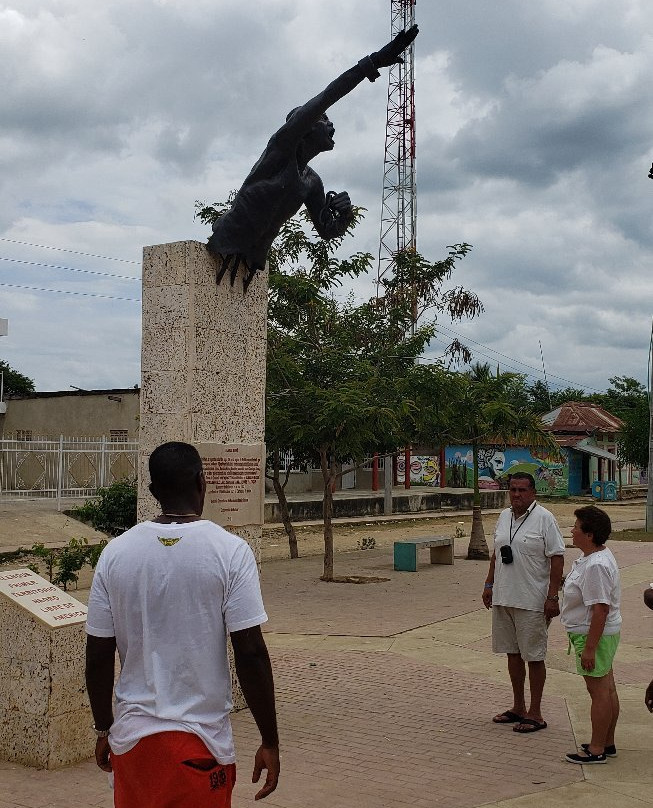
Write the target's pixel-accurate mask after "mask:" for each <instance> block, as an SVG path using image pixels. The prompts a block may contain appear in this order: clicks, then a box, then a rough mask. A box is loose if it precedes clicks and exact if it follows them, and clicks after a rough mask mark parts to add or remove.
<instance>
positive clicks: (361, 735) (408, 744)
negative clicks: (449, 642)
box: [234, 650, 582, 808]
mask: <svg viewBox="0 0 653 808" xmlns="http://www.w3.org/2000/svg"><path fill="white" fill-rule="evenodd" d="M272 657H273V664H274V669H275V675H276V679H277V689H278V693H279V696H278V705H279V716H280V725H281V732H282V737H283V758H282V767H283V770H285V771H287V773H288V780H287V781H286V782H284V780H283V774H282V779H281V781H280V786H279V789H278V790H277V792H276V793H275V794H273V795H271V796H270V797H269V798H268V799H267V800H266V803H265V804H266V805H273V806H279V808H280V807H281V806H283V808H300V806H302V808H303V807H304V806H309V805H313V806H325V808H326V806H332V807H333V808H337V806H343V808H344V806H348V808H349V807H350V806H353V805H356V806H358V808H366V807H367V806H381V805H383V806H385V805H387V806H409V805H413V806H415V805H417V806H422V805H423V806H439V808H472V806H476V805H481V804H483V803H487V802H496V801H498V800H501V799H506V798H508V797H518V796H521V795H525V794H533V793H535V792H538V791H544V790H548V789H552V788H556V787H558V786H562V785H567V784H569V783H574V782H578V781H580V780H582V772H581V771H580V767H578V768H575V767H572V766H569V764H566V763H564V761H563V760H562V756H561V755H560V754H557V755H551V751H550V750H551V749H552V748H553V749H561V748H569V749H573V748H574V746H575V742H574V738H573V734H572V732H571V728H570V725H569V719H568V716H567V711H566V707H565V704H564V700H563V699H562V698H556V697H553V698H549V699H548V700H547V708H548V710H547V718H548V720H549V728H548V729H547V730H546V731H543V732H538V733H534V734H532V735H528V736H524V735H518V734H517V733H514V732H512V727H511V726H508V725H507V726H498V725H494V724H492V723H491V722H490V720H489V712H490V711H491V710H492V709H493V707H492V705H495V704H502V703H503V701H502V700H505V698H506V687H505V685H496V684H492V683H490V682H488V681H486V680H483V679H481V678H479V677H477V676H473V675H468V674H466V673H464V672H461V671H454V670H451V669H447V668H443V667H440V666H437V665H428V664H420V663H417V662H415V661H414V660H411V659H406V658H404V657H401V656H399V655H396V654H393V653H366V652H362V653H361V652H348V653H330V654H324V653H312V652H310V651H307V652H296V651H279V650H273V652H272ZM234 728H235V733H236V742H237V745H238V748H239V749H240V750H241V752H240V755H239V760H240V764H239V776H240V779H241V781H243V780H245V779H246V778H247V777H248V775H249V771H248V768H247V761H245V760H244V759H243V756H242V750H243V749H245V748H248V749H251V748H252V747H253V746H254V745H255V744H256V733H255V732H254V731H253V729H252V726H251V721H250V720H249V717H248V716H245V715H237V716H236V717H235V721H234ZM516 760H519V765H518V766H515V761H516ZM237 794H238V797H237V799H236V801H235V805H236V806H237V807H238V808H240V806H244V805H245V804H247V802H248V800H247V798H246V797H245V794H247V796H248V797H249V799H251V796H250V794H251V786H249V785H248V786H247V787H246V788H242V789H240V787H239V790H238V791H237ZM241 795H242V796H241ZM321 795H323V796H321Z"/></svg>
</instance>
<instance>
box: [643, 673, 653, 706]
mask: <svg viewBox="0 0 653 808" xmlns="http://www.w3.org/2000/svg"><path fill="white" fill-rule="evenodd" d="M644 704H645V705H646V706H647V707H648V711H649V713H653V681H651V684H650V685H649V686H648V687H647V688H646V695H645V696H644Z"/></svg>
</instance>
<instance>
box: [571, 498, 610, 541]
mask: <svg viewBox="0 0 653 808" xmlns="http://www.w3.org/2000/svg"><path fill="white" fill-rule="evenodd" d="M574 516H575V517H576V519H578V523H579V524H580V529H581V530H582V531H583V533H591V534H592V543H593V544H596V545H597V546H599V547H600V546H601V545H602V544H605V543H606V541H607V540H608V539H609V538H610V533H612V522H611V521H610V517H609V516H608V514H607V513H606V512H605V511H602V510H601V509H600V508H597V507H596V505H585V507H583V508H578V509H577V510H575V511H574Z"/></svg>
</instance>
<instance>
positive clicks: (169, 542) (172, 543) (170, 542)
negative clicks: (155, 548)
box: [157, 536, 181, 547]
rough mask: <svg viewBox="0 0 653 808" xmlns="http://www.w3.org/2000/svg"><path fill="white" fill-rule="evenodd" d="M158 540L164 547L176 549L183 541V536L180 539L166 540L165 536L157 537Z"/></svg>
mask: <svg viewBox="0 0 653 808" xmlns="http://www.w3.org/2000/svg"><path fill="white" fill-rule="evenodd" d="M157 539H158V540H159V541H160V542H161V544H162V545H163V546H164V547H174V546H175V544H177V542H178V541H181V536H180V537H179V538H178V539H164V538H163V536H157Z"/></svg>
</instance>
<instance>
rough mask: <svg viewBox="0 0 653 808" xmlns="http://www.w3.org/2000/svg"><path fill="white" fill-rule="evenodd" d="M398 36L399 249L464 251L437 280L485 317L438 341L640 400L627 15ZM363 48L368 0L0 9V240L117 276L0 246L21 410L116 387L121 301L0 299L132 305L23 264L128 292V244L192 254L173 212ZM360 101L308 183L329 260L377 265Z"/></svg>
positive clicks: (436, 12)
mask: <svg viewBox="0 0 653 808" xmlns="http://www.w3.org/2000/svg"><path fill="white" fill-rule="evenodd" d="M416 14H417V18H418V22H419V24H420V28H421V33H420V36H419V38H418V40H417V42H416V98H417V145H418V152H417V170H418V175H417V184H418V217H419V220H418V246H419V248H420V250H421V251H422V252H423V253H424V254H425V255H426V256H427V257H429V258H431V259H433V260H435V259H437V258H441V257H443V256H444V255H445V254H446V247H447V245H449V244H452V243H455V242H462V241H467V242H470V243H471V244H473V245H474V250H473V252H472V253H471V255H469V256H468V257H467V258H466V259H465V260H464V261H462V262H461V263H460V264H459V268H458V269H457V272H456V276H455V278H454V279H453V282H455V283H461V284H463V285H465V286H468V287H470V288H472V289H474V290H475V291H477V292H478V293H479V295H480V296H481V298H482V299H483V301H484V303H485V306H486V313H485V314H484V315H482V316H481V317H480V318H478V319H477V320H475V321H474V322H472V323H463V324H457V325H455V326H453V328H454V329H455V330H456V331H460V333H462V334H465V335H467V336H468V337H469V338H470V340H473V341H474V342H471V341H470V345H471V347H472V348H475V349H476V350H477V352H478V356H477V358H479V359H480V360H481V361H485V360H486V359H488V358H489V359H488V361H500V362H501V363H502V366H504V365H505V367H506V368H507V369H508V368H510V369H519V368H522V369H525V372H529V373H532V374H534V375H533V377H536V376H537V373H538V370H537V369H538V368H539V367H540V356H539V341H540V340H541V342H542V345H543V347H544V351H545V356H546V359H547V370H548V372H549V375H550V380H551V379H552V378H555V377H560V378H565V379H569V380H571V381H573V382H574V383H575V384H577V385H587V386H588V387H595V388H597V389H604V388H605V387H606V385H607V379H608V378H609V377H610V376H613V375H619V374H627V375H632V376H636V377H637V378H640V379H645V377H646V359H647V350H648V339H649V330H650V303H649V301H650V299H651V292H652V291H653V289H652V286H653V284H652V282H651V280H650V267H651V266H652V265H653V261H652V258H653V255H652V251H653V230H652V227H653V224H652V223H653V216H652V213H653V210H652V203H653V184H651V181H650V180H648V179H647V177H646V173H647V170H648V165H649V164H650V161H651V152H652V148H651V146H652V145H653V113H652V111H651V104H650V100H649V84H650V79H649V77H650V75H651V73H652V69H651V68H652V67H653V45H652V42H653V40H652V39H651V37H650V36H649V35H648V34H647V33H646V32H647V31H650V30H651V25H652V24H653V10H651V9H650V8H649V5H648V4H646V3H645V2H644V0H624V2H623V3H619V4H617V3H613V4H611V3H605V2H601V1H600V0H578V1H577V2H574V3H564V2H561V0H541V2H539V3H537V4H533V3H524V2H523V1H522V0H505V2H502V3H492V4H490V3H487V2H486V0H463V2H460V3H457V4H452V3H447V2H444V0H431V2H429V3H422V4H418V5H417V7H416ZM388 31H389V13H388V8H387V7H386V5H385V4H379V3H378V2H377V0H360V1H359V2H357V3H351V2H346V1H345V0H331V2H329V3H321V2H312V3H306V2H301V0H266V2H265V3H263V2H260V3H243V2H242V0H221V2H220V3H215V2H213V0H195V2H193V3H188V2H186V0H166V2H160V1H159V0H139V2H136V3H134V2H133V1H132V0H129V1H128V0H115V1H114V2H112V3H109V4H103V3H88V2H85V1H84V0H20V2H18V0H6V1H5V3H4V4H3V5H2V6H1V7H0V70H1V71H2V75H3V78H4V81H3V93H2V94H1V95H0V146H1V148H0V237H3V238H5V239H14V240H18V241H22V242H26V243H30V244H43V245H48V246H51V247H60V248H65V249H72V250H75V251H77V253H90V254H92V255H95V256H98V255H103V256H108V257H110V258H121V259H128V260H130V261H134V262H136V263H134V264H121V263H119V262H116V261H109V260H104V259H99V258H92V257H90V256H88V255H80V254H77V253H58V252H56V251H52V250H44V249H37V248H32V247H27V246H25V245H17V244H14V243H12V242H7V241H0V258H15V259H17V260H21V261H30V262H32V264H33V265H26V264H17V263H16V264H12V263H11V262H8V261H0V282H2V283H5V284H12V285H13V286H0V316H2V317H9V320H10V335H9V337H3V338H1V340H2V341H1V342H0V355H1V356H3V358H6V359H7V360H8V361H10V363H11V364H13V365H15V366H16V367H18V368H19V369H21V370H22V371H23V372H26V373H27V374H28V375H30V376H33V377H34V378H35V379H36V382H37V386H38V387H39V388H40V389H57V388H63V389H65V388H66V387H67V386H68V385H69V384H76V385H78V386H81V387H100V386H104V385H106V386H111V387H112V386H129V385H132V384H134V383H136V382H137V381H138V362H139V350H140V345H139V338H140V337H139V335H140V309H139V306H138V304H136V303H130V302H126V301H120V300H110V299H106V298H93V297H83V296H76V295H72V294H60V293H55V292H37V291H30V290H19V289H16V288H15V286H16V285H25V286H33V287H36V288H43V289H57V290H60V292H84V293H85V294H88V295H90V294H106V295H109V296H111V297H114V298H119V297H131V298H137V297H139V295H140V290H139V285H138V282H137V281H124V280H119V279H116V278H113V279H111V278H101V277H99V276H89V275H86V276H85V275H83V274H82V273H74V272H71V271H69V270H54V269H52V268H48V267H45V266H42V265H43V264H52V265H62V266H68V267H71V268H81V269H89V270H93V271H102V272H105V273H113V274H129V275H133V276H135V277H137V276H138V275H139V273H140V269H139V265H138V262H139V261H140V256H141V250H142V246H143V245H144V244H153V243H161V242H166V241H173V240H178V239H186V238H197V239H200V240H203V239H205V238H206V236H207V232H206V231H207V229H206V228H204V227H202V226H201V225H200V224H199V223H198V222H196V221H194V220H193V212H194V202H195V200H196V199H200V200H203V201H208V202H212V201H218V200H224V199H226V197H227V195H228V193H229V192H230V191H231V190H232V189H234V188H236V187H238V186H239V185H240V183H241V182H242V179H243V178H244V176H245V174H246V173H247V171H248V170H249V168H250V166H251V165H252V164H253V162H254V161H255V160H256V159H257V157H258V156H259V154H260V152H261V150H262V149H263V147H264V146H265V143H266V141H267V139H268V137H269V136H270V134H271V133H272V132H273V131H274V130H275V129H276V128H277V127H278V126H279V125H280V124H281V122H282V121H283V118H284V116H285V113H286V112H287V110H288V109H290V108H292V107H293V106H296V105H297V104H299V103H302V102H303V101H305V100H307V99H308V98H309V97H311V96H312V95H314V94H315V93H316V92H318V91H319V90H321V89H322V88H323V87H324V86H325V85H326V84H327V82H328V81H330V80H331V79H333V78H334V77H335V76H336V75H338V73H339V72H341V71H342V70H343V69H345V68H346V67H348V66H350V65H351V64H353V63H354V62H356V61H357V60H358V59H359V58H361V57H362V56H363V55H364V54H365V53H368V52H370V51H371V50H374V49H377V48H378V47H380V46H381V45H382V44H383V43H384V42H385V41H386V39H387V36H388ZM386 93H387V73H386V74H385V75H384V76H383V77H382V78H381V79H379V80H377V82H376V83H375V84H369V83H368V82H364V83H363V84H362V85H361V86H360V87H358V88H357V89H356V90H355V91H354V92H353V93H352V94H351V95H350V96H348V97H347V98H345V99H343V100H342V101H341V102H340V103H339V104H338V105H337V106H336V107H334V108H333V110H332V113H331V116H332V118H333V120H334V123H335V126H336V148H335V150H334V151H333V152H331V153H329V154H326V155H322V156H320V158H318V159H317V160H316V161H315V166H316V169H317V170H318V171H319V172H320V174H321V176H322V177H323V179H324V182H325V186H326V187H327V188H333V189H336V190H342V189H347V190H349V192H350V194H351V196H352V199H353V200H354V202H355V203H356V204H359V205H362V206H363V207H366V208H367V209H368V213H367V216H366V219H365V222H364V223H363V225H361V227H360V228H359V230H358V231H357V233H356V236H355V238H354V239H351V240H349V241H348V242H347V245H346V247H345V249H346V250H349V251H352V252H353V251H357V250H366V251H370V252H372V253H373V254H374V255H376V253H377V249H378V235H379V212H380V207H381V185H382V169H383V153H384V144H383V135H384V126H385V104H386ZM373 288H374V283H373V278H367V279H361V280H360V281H358V282H357V283H356V284H353V286H352V289H353V291H354V293H355V294H356V295H357V296H359V297H366V296H368V295H369V294H371V293H372V291H373ZM347 291H348V290H343V294H344V293H346V292H347ZM442 325H443V327H444V328H446V325H447V324H446V323H445V322H443V324H442ZM444 328H443V334H442V338H441V340H438V341H436V342H435V343H434V344H433V346H432V347H431V349H430V350H429V356H436V355H438V353H439V352H441V350H442V347H443V345H444V344H445V343H444V342H443V340H445V338H446V333H445V330H444ZM597 344H598V345H600V346H601V350H597ZM501 355H503V356H501ZM506 357H508V358H506ZM560 384H561V385H562V386H564V383H563V382H560Z"/></svg>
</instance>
